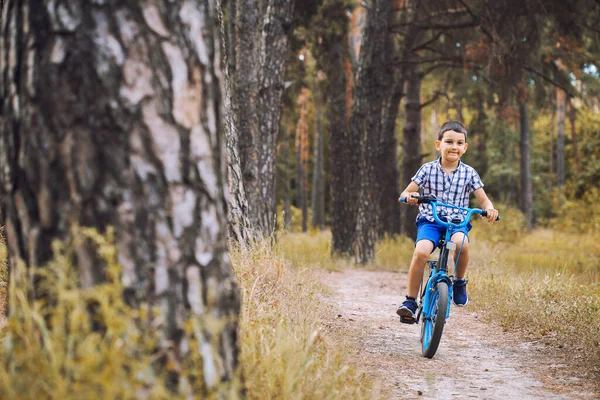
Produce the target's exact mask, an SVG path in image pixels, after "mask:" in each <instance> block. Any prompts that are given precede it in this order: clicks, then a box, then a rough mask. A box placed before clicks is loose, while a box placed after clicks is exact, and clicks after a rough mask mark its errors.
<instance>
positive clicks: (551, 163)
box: [548, 107, 556, 187]
mask: <svg viewBox="0 0 600 400" xmlns="http://www.w3.org/2000/svg"><path fill="white" fill-rule="evenodd" d="M555 131H556V107H553V109H552V119H551V120H550V154H549V155H548V156H549V157H548V158H549V160H548V172H549V173H550V187H553V186H554V178H555V174H554V135H555Z"/></svg>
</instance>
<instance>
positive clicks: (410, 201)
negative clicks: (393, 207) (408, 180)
mask: <svg viewBox="0 0 600 400" xmlns="http://www.w3.org/2000/svg"><path fill="white" fill-rule="evenodd" d="M413 196H415V197H417V196H420V194H419V192H409V193H402V196H400V198H402V197H404V198H406V203H407V204H410V205H413V206H418V205H419V200H417V199H416V198H414V197H413Z"/></svg>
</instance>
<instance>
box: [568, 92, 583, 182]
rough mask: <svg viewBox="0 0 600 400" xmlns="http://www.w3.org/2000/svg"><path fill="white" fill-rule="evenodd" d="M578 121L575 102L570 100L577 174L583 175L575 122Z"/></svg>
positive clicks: (570, 119)
mask: <svg viewBox="0 0 600 400" xmlns="http://www.w3.org/2000/svg"><path fill="white" fill-rule="evenodd" d="M576 119H577V110H576V109H575V106H574V105H573V100H572V99H569V121H570V122H571V141H572V142H573V157H574V158H575V167H576V168H577V170H576V171H577V174H580V173H581V158H580V157H579V143H578V140H577V128H576V126H575V120H576Z"/></svg>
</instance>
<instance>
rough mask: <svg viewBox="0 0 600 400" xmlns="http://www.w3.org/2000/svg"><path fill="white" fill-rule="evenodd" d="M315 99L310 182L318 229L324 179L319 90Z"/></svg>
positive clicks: (321, 219)
mask: <svg viewBox="0 0 600 400" xmlns="http://www.w3.org/2000/svg"><path fill="white" fill-rule="evenodd" d="M314 97H315V114H316V115H315V136H314V138H315V139H314V149H313V151H314V155H313V181H312V202H311V206H312V213H313V214H312V226H313V227H315V228H318V229H323V228H324V227H325V177H324V172H323V146H324V142H325V140H324V137H323V136H324V135H323V126H322V121H321V110H322V108H323V104H322V101H321V93H320V91H319V89H316V90H315V91H314Z"/></svg>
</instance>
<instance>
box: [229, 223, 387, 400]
mask: <svg viewBox="0 0 600 400" xmlns="http://www.w3.org/2000/svg"><path fill="white" fill-rule="evenodd" d="M326 237H327V234H325V233H323V234H317V235H301V234H300V235H298V234H294V235H288V236H286V237H284V238H282V240H281V245H280V246H281V247H277V248H276V249H275V250H269V249H266V248H261V247H260V246H256V247H255V248H254V249H253V250H252V251H251V252H250V253H247V254H241V253H239V252H233V253H232V260H233V265H234V269H235V272H236V276H237V278H238V281H239V284H240V287H241V293H242V300H243V301H242V304H243V307H242V312H241V320H240V323H241V327H240V333H241V349H242V352H241V353H242V356H241V362H242V365H243V366H244V369H245V374H246V377H245V378H246V382H247V387H248V392H247V395H248V398H251V399H274V398H281V399H341V398H352V399H370V398H374V397H375V395H374V393H373V392H372V384H371V382H370V380H369V379H368V378H367V377H366V376H364V375H363V374H361V373H360V372H359V371H358V370H357V369H356V366H355V365H353V362H352V358H351V357H350V356H349V355H350V354H352V351H351V349H349V345H348V343H347V342H346V338H344V337H339V336H334V333H333V332H330V331H328V330H327V329H326V328H325V326H326V325H327V321H328V320H329V319H330V318H331V315H332V312H331V311H330V309H329V307H328V306H327V305H325V304H324V303H323V302H322V300H321V299H322V295H323V291H324V290H325V288H324V287H322V286H321V285H320V284H319V282H318V279H317V277H316V275H315V273H314V272H315V264H317V263H319V264H321V265H322V266H324V265H325V266H330V267H331V266H333V264H334V262H333V261H332V260H329V259H328V258H323V257H324V256H323V251H325V249H326V247H327V240H326ZM290 247H291V248H292V249H294V250H301V251H300V252H297V253H294V252H293V250H292V251H290V250H289V248H290ZM285 251H287V252H285ZM327 254H328V253H327ZM288 257H289V259H288ZM305 262H306V263H311V265H310V267H309V264H304V263H305Z"/></svg>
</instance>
